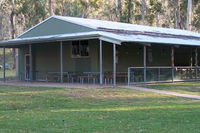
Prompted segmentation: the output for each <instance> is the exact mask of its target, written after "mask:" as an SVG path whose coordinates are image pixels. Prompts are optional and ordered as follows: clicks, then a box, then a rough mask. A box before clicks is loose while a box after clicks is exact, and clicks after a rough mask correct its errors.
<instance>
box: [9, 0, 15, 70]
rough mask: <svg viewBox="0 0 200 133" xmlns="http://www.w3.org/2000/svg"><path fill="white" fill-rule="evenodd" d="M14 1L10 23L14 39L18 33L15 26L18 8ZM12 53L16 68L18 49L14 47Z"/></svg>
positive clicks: (13, 0)
mask: <svg viewBox="0 0 200 133" xmlns="http://www.w3.org/2000/svg"><path fill="white" fill-rule="evenodd" d="M11 2H12V3H11V4H12V11H11V14H10V23H11V29H12V30H11V36H12V39H14V38H15V35H16V27H15V16H16V9H15V0H12V1H11ZM11 55H12V58H13V65H12V66H13V69H15V67H16V66H15V65H16V58H15V56H16V49H15V48H12V49H11Z"/></svg>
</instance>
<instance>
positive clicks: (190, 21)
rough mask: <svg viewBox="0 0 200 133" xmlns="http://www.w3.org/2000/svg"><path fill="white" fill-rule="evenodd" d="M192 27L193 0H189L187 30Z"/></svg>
mask: <svg viewBox="0 0 200 133" xmlns="http://www.w3.org/2000/svg"><path fill="white" fill-rule="evenodd" d="M191 29H192V0H188V8H187V30H191Z"/></svg>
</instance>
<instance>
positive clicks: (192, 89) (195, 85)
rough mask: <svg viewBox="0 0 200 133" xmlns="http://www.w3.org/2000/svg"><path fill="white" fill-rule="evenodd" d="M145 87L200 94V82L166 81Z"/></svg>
mask: <svg viewBox="0 0 200 133" xmlns="http://www.w3.org/2000/svg"><path fill="white" fill-rule="evenodd" d="M143 87H146V88H152V89H158V90H166V91H174V92H180V93H185V94H193V95H199V96H200V82H186V83H166V84H163V83H162V84H153V85H145V86H143Z"/></svg>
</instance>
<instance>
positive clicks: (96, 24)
mask: <svg viewBox="0 0 200 133" xmlns="http://www.w3.org/2000/svg"><path fill="white" fill-rule="evenodd" d="M53 17H54V18H57V19H61V20H64V21H67V22H71V23H76V24H79V25H83V26H86V27H90V28H93V29H96V30H98V29H102V28H104V29H114V30H125V31H138V32H140V33H145V32H148V33H159V34H170V35H182V36H195V37H200V34H198V33H195V32H191V31H187V30H180V29H172V28H161V27H152V26H145V25H137V24H128V23H121V22H113V21H105V20H96V19H85V18H77V17H65V16H53Z"/></svg>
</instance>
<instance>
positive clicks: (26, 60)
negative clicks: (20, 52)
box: [25, 54, 30, 80]
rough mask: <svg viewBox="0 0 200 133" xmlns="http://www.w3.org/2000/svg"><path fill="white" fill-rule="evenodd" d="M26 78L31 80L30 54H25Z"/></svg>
mask: <svg viewBox="0 0 200 133" xmlns="http://www.w3.org/2000/svg"><path fill="white" fill-rule="evenodd" d="M25 80H30V55H29V54H26V55H25Z"/></svg>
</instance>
